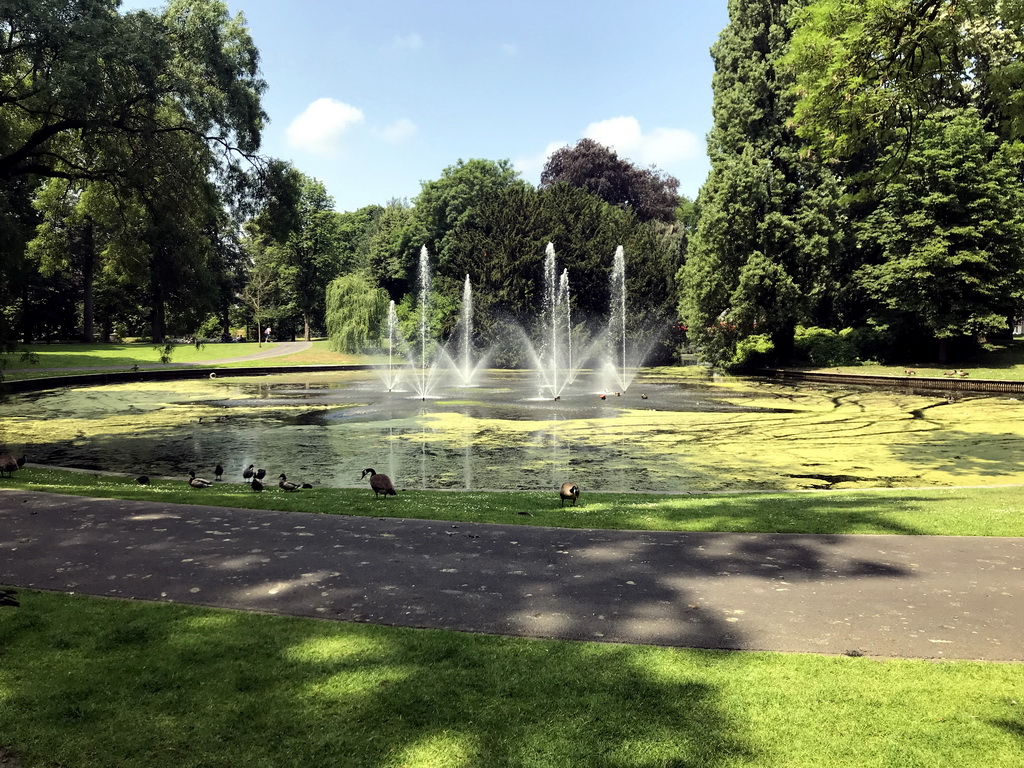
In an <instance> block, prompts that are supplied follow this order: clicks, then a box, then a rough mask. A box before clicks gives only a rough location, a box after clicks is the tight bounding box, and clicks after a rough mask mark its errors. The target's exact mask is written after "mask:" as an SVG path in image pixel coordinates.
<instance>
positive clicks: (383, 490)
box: [359, 469, 398, 499]
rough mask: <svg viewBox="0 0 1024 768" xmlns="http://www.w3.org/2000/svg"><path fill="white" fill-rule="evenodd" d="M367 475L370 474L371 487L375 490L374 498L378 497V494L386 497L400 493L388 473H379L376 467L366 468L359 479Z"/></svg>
mask: <svg viewBox="0 0 1024 768" xmlns="http://www.w3.org/2000/svg"><path fill="white" fill-rule="evenodd" d="M367 475H369V476H370V488H371V489H372V490H373V498H375V499H376V498H377V497H378V496H380V495H383V496H384V498H385V499H386V498H387V497H388V496H397V495H398V492H397V491H396V490H395V486H394V484H393V483H392V482H391V478H390V477H388V476H387V475H381V474H378V472H377V470H375V469H364V470H363V474H362V475H360V476H359V479H360V480H362V479H363V478H364V477H366V476H367Z"/></svg>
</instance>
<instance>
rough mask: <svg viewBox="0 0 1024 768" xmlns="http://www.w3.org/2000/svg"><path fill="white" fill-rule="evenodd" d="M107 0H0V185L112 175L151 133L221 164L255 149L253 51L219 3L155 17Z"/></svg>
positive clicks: (177, 6) (258, 124) (192, 2)
mask: <svg viewBox="0 0 1024 768" xmlns="http://www.w3.org/2000/svg"><path fill="white" fill-rule="evenodd" d="M118 5H119V3H118V1H117V0H13V1H12V0H0V84H2V85H3V89H2V90H3V96H2V97H0V125H3V130H0V179H2V178H8V177H11V176H18V175H26V174H31V175H35V176H62V177H75V178H93V179H95V178H112V177H117V176H120V175H121V174H122V173H123V171H124V169H125V167H127V166H129V165H130V164H131V163H132V161H133V159H134V157H135V154H136V152H137V151H139V150H140V149H141V151H143V152H144V151H145V146H146V144H147V142H148V141H149V138H150V137H151V136H152V135H153V134H157V133H168V132H176V133H186V134H188V135H190V136H193V137H195V138H197V139H199V140H201V141H203V142H205V143H206V144H208V145H209V146H210V147H212V148H215V149H216V150H217V156H218V158H219V160H220V161H221V167H222V168H224V169H226V168H227V167H228V166H230V165H231V164H232V163H233V162H234V161H233V158H234V157H235V156H236V155H235V153H236V152H240V153H245V154H252V153H255V152H256V151H257V150H258V148H259V142H260V131H261V129H262V125H263V121H264V118H265V115H264V113H263V111H262V108H261V106H260V96H261V94H262V92H263V90H264V88H265V83H264V82H263V80H262V79H261V78H260V77H259V67H258V62H259V54H258V52H257V50H256V47H255V45H254V44H253V42H252V39H251V37H250V36H249V33H248V30H247V28H246V25H245V20H244V18H243V17H242V16H241V15H239V16H236V17H234V18H231V17H229V16H228V13H227V7H226V6H225V4H224V3H222V2H219V1H218V0H172V2H170V4H169V5H168V6H167V8H166V10H165V11H164V13H163V15H162V16H156V15H154V14H152V13H150V12H147V11H136V12H132V13H128V14H125V15H121V14H120V13H118Z"/></svg>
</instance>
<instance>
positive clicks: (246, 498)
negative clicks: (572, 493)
mask: <svg viewBox="0 0 1024 768" xmlns="http://www.w3.org/2000/svg"><path fill="white" fill-rule="evenodd" d="M3 487H17V488H24V489H26V490H37V491H51V492H55V493H67V494H75V495H82V496H98V497H103V498H125V499H144V500H152V501H159V502H162V503H181V504H188V503H193V504H195V503H199V504H210V505H215V506H226V507H239V508H251V509H277V510H284V511H294V512H311V513H323V514H346V515H367V516H374V517H384V516H392V517H407V518H417V519H427V520H452V521H456V522H458V521H465V522H481V523H509V524H527V525H544V526H555V527H563V528H609V529H624V530H652V531H653V530H658V531H747V532H754V531H776V532H783V533H828V534H835V533H860V534H880V533H898V534H933V535H946V536H1024V512H1022V511H1021V504H1020V498H1021V493H1022V489H1021V488H1020V487H1013V486H1007V487H994V488H969V489H968V488H945V489H929V490H919V489H890V490H880V491H817V492H813V493H736V494H707V495H693V496H659V495H648V494H635V493H594V494H586V493H585V494H584V495H583V496H582V497H581V502H580V505H579V506H577V507H571V506H566V507H559V499H558V494H557V493H555V492H549V493H540V492H523V491H516V492H512V491H489V492H485V491H417V490H407V491H401V492H400V493H399V494H398V496H397V497H391V498H387V499H383V498H381V499H375V498H374V497H373V493H372V492H371V491H370V489H369V486H367V487H366V488H358V489H352V488H313V489H312V490H305V491H301V492H299V493H285V492H283V491H280V490H279V489H278V488H277V487H276V485H274V484H268V488H267V490H265V491H264V492H263V493H253V492H252V491H250V490H249V489H248V487H247V486H245V485H242V484H238V483H224V484H219V483H218V484H215V485H214V487H212V488H207V489H203V490H196V489H194V488H191V487H189V486H188V484H187V483H186V482H185V480H184V479H183V480H154V481H153V482H152V483H151V484H150V485H146V486H141V485H138V484H136V483H135V482H134V480H133V479H132V478H127V477H119V476H112V475H95V474H91V473H84V472H69V471H64V470H52V469H41V468H34V467H33V468H28V469H23V470H20V471H19V472H17V473H16V475H15V477H14V478H13V479H8V478H0V488H3Z"/></svg>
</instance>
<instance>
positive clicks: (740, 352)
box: [725, 334, 775, 371]
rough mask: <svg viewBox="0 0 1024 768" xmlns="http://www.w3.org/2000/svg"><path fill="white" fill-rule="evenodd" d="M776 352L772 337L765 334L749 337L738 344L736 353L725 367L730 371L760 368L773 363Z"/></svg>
mask: <svg viewBox="0 0 1024 768" xmlns="http://www.w3.org/2000/svg"><path fill="white" fill-rule="evenodd" d="M774 351H775V345H774V344H773V343H772V340H771V337H769V336H766V335H765V334H756V335H754V336H747V338H745V339H740V340H739V341H738V342H737V343H736V352H735V353H734V354H733V356H732V359H731V360H730V361H729V363H728V364H727V365H726V366H725V367H726V368H727V369H728V370H730V371H744V370H749V369H751V368H758V367H761V366H763V365H767V364H768V363H769V362H771V359H772V353H773V352H774Z"/></svg>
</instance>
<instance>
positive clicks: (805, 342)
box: [793, 325, 860, 368]
mask: <svg viewBox="0 0 1024 768" xmlns="http://www.w3.org/2000/svg"><path fill="white" fill-rule="evenodd" d="M856 341H857V337H856V336H855V333H854V331H853V330H852V329H850V328H846V329H844V330H843V331H841V332H839V333H836V332H835V331H833V330H830V329H828V328H817V327H813V326H812V327H810V328H805V327H804V326H799V325H798V326H797V328H796V336H795V338H794V341H793V348H794V353H795V354H796V357H797V358H798V361H799V362H802V363H810V364H811V365H814V366H817V367H819V368H826V367H831V366H834V365H857V364H858V363H859V362H860V359H859V358H858V355H857V351H858V350H857V346H856Z"/></svg>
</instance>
